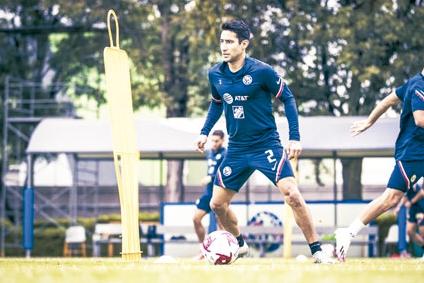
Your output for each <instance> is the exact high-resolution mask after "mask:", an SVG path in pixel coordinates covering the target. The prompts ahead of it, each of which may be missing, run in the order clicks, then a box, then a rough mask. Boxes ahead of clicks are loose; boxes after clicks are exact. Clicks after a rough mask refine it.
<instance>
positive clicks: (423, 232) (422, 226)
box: [418, 218, 424, 261]
mask: <svg viewBox="0 0 424 283" xmlns="http://www.w3.org/2000/svg"><path fill="white" fill-rule="evenodd" d="M419 223H420V224H419V226H418V231H419V233H420V236H421V238H423V239H424V220H423V219H422V218H421V221H419ZM421 248H422V250H423V256H422V257H421V260H422V261H424V245H422V246H421Z"/></svg>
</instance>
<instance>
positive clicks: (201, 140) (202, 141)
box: [194, 135, 208, 153]
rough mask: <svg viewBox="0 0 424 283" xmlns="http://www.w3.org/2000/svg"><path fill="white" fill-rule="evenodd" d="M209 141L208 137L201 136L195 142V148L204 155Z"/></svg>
mask: <svg viewBox="0 0 424 283" xmlns="http://www.w3.org/2000/svg"><path fill="white" fill-rule="evenodd" d="M207 141H208V136H206V135H200V136H198V137H197V139H196V140H195V141H194V147H195V149H196V150H197V151H198V152H201V153H203V151H204V149H205V144H206V142H207Z"/></svg>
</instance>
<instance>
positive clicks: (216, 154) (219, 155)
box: [206, 147, 227, 180]
mask: <svg viewBox="0 0 424 283" xmlns="http://www.w3.org/2000/svg"><path fill="white" fill-rule="evenodd" d="M226 152H227V149H226V148H224V147H221V148H220V149H218V150H217V151H214V150H213V149H209V150H207V151H206V162H207V163H208V173H207V174H208V176H211V177H212V180H213V179H214V178H215V175H216V171H217V170H218V168H219V165H221V162H222V160H223V159H224V157H225V154H226Z"/></svg>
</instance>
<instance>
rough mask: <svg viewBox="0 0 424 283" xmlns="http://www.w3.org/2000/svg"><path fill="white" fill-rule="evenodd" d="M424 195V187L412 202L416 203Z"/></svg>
mask: <svg viewBox="0 0 424 283" xmlns="http://www.w3.org/2000/svg"><path fill="white" fill-rule="evenodd" d="M423 197H424V189H420V190H419V191H418V192H417V194H416V195H415V196H414V197H413V198H412V199H411V200H410V202H411V204H416V203H417V202H418V201H419V200H420V199H422V198H423Z"/></svg>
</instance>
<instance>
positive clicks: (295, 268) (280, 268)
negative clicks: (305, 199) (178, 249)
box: [0, 258, 424, 283]
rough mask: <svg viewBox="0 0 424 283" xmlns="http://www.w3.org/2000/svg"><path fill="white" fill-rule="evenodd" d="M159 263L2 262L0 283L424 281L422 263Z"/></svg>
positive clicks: (355, 260) (267, 260)
mask: <svg viewBox="0 0 424 283" xmlns="http://www.w3.org/2000/svg"><path fill="white" fill-rule="evenodd" d="M155 261H156V259H142V260H141V261H139V262H126V261H124V260H122V259H121V258H86V259H81V258H31V259H23V258H1V259H0V282H8V283H14V282H19V283H24V282H25V283H27V282H31V283H37V282H42V283H50V282H52V283H53V282H54V283H56V282H60V283H67V282H77V283H85V282H90V283H91V282H102V283H106V282H184V283H192V282H200V283H208V282H217V283H218V282H219V283H223V282H229V283H232V282H234V283H236V282H243V283H247V282H255V283H262V282H264V283H273V282H281V283H282V282H327V283H331V282H337V283H340V282H343V283H346V282H355V283H368V282H379V283H380V282H383V283H390V282H396V283H399V282H407V283H413V282H422V281H423V280H424V262H422V261H419V260H418V259H387V258H378V259H368V258H351V259H348V261H347V262H346V263H337V264H334V265H322V264H313V263H312V260H308V261H306V262H298V261H296V260H284V259H280V258H264V259H257V258H245V259H239V260H238V261H236V262H235V263H233V264H232V265H225V266H213V265H210V264H208V263H206V262H205V261H201V262H195V261H192V260H190V259H177V261H178V262H177V263H156V262H155Z"/></svg>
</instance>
